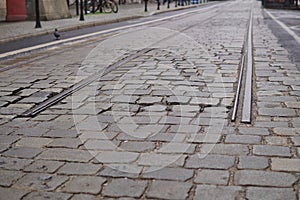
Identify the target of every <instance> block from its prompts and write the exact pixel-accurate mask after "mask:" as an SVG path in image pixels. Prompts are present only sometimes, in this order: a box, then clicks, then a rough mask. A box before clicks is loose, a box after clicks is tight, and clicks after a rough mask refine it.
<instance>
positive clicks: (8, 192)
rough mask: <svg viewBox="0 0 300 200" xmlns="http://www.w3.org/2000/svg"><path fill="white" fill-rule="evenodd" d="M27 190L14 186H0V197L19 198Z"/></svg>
mask: <svg viewBox="0 0 300 200" xmlns="http://www.w3.org/2000/svg"><path fill="white" fill-rule="evenodd" d="M27 193H28V191H26V190H20V189H15V188H4V187H0V195H1V199H3V200H4V199H21V198H22V197H24V196H25V195H26V194H27Z"/></svg>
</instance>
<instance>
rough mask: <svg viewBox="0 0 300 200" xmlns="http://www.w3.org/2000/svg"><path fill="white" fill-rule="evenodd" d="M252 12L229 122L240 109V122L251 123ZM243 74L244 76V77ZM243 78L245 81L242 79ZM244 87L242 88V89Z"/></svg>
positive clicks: (233, 119)
mask: <svg viewBox="0 0 300 200" xmlns="http://www.w3.org/2000/svg"><path fill="white" fill-rule="evenodd" d="M252 29H253V11H252V10H251V12H250V17H249V23H248V28H247V34H246V37H245V42H244V52H243V55H242V62H241V68H240V74H239V79H238V86H237V90H236V94H235V100H234V106H233V111H232V116H231V121H233V122H234V121H236V118H237V113H238V109H239V107H242V111H241V122H242V123H251V115H252V114H251V112H252V78H253V54H252V40H253V38H252V32H253V30H252ZM244 73H246V74H245V76H244ZM243 77H245V79H246V80H245V81H244V78H243ZM243 86H244V87H243ZM242 88H243V96H242V100H243V102H242V105H240V106H239V103H240V101H239V99H240V95H241V90H242Z"/></svg>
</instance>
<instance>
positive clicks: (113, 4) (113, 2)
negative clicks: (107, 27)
mask: <svg viewBox="0 0 300 200" xmlns="http://www.w3.org/2000/svg"><path fill="white" fill-rule="evenodd" d="M108 1H109V2H110V3H111V9H112V11H113V12H114V13H117V12H118V11H119V8H118V4H117V3H116V2H115V1H113V0H108Z"/></svg>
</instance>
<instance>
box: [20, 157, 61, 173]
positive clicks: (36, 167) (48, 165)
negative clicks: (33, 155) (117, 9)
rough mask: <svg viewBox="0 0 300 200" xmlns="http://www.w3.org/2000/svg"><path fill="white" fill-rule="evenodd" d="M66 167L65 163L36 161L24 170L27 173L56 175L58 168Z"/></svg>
mask: <svg viewBox="0 0 300 200" xmlns="http://www.w3.org/2000/svg"><path fill="white" fill-rule="evenodd" d="M63 165H64V162H58V161H48V160H36V161H34V162H33V163H32V164H30V165H28V166H27V167H25V168H24V171H25V172H47V173H54V172H55V171H56V170H57V169H58V168H60V167H61V166H63Z"/></svg>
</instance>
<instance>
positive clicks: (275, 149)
mask: <svg viewBox="0 0 300 200" xmlns="http://www.w3.org/2000/svg"><path fill="white" fill-rule="evenodd" d="M253 154H254V155H259V156H279V157H290V156H291V153H290V148H289V147H282V146H271V145H254V146H253Z"/></svg>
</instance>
